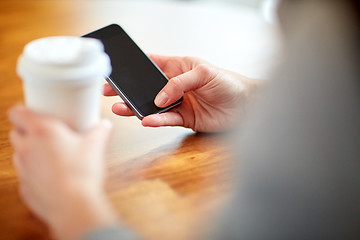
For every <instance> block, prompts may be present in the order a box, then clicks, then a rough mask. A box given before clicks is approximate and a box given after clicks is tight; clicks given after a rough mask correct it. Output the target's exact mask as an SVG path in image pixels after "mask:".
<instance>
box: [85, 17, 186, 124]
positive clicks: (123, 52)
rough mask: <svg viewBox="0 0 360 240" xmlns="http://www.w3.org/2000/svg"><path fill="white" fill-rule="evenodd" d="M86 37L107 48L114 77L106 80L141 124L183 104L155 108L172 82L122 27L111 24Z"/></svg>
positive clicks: (108, 77) (178, 102) (107, 77)
mask: <svg viewBox="0 0 360 240" xmlns="http://www.w3.org/2000/svg"><path fill="white" fill-rule="evenodd" d="M82 37H89V38H96V39H99V40H101V42H102V43H103V44H104V47H105V52H106V53H107V54H108V55H109V57H110V60H111V65H112V73H111V75H110V76H105V79H106V81H107V82H108V83H109V84H110V86H111V87H112V88H113V89H114V90H115V92H116V93H117V94H118V95H119V96H120V97H121V99H122V100H123V101H124V102H125V103H126V104H127V105H128V107H129V108H130V109H131V110H132V111H133V113H134V114H135V115H136V116H137V117H138V118H139V119H140V120H141V119H143V118H144V117H145V116H147V115H150V114H154V113H162V112H166V111H168V110H170V109H172V108H173V107H175V106H177V105H179V104H180V103H181V102H182V98H181V99H179V100H178V101H176V102H175V103H173V104H171V105H170V106H168V107H165V108H159V107H157V106H156V105H155V103H154V99H155V97H156V95H157V94H158V93H159V92H160V90H161V89H162V88H163V87H164V86H165V85H166V83H167V82H168V78H167V77H166V76H165V74H164V73H163V72H161V70H160V69H159V68H158V67H157V66H156V64H155V63H154V62H153V61H152V60H151V59H150V58H149V57H148V56H147V55H146V54H145V53H144V52H143V51H142V50H141V49H140V48H139V47H138V46H137V45H136V43H135V42H134V41H133V40H132V39H131V38H130V37H129V35H128V34H127V33H126V32H125V31H124V30H123V29H122V28H121V27H120V26H119V25H117V24H111V25H109V26H106V27H103V28H101V29H98V30H96V31H94V32H91V33H88V34H86V35H84V36H82Z"/></svg>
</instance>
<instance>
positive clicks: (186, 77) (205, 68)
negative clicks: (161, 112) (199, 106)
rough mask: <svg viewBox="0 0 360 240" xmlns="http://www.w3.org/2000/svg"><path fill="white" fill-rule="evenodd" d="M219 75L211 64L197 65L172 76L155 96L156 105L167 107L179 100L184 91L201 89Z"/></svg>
mask: <svg viewBox="0 0 360 240" xmlns="http://www.w3.org/2000/svg"><path fill="white" fill-rule="evenodd" d="M216 75H217V71H216V69H215V67H213V66H211V65H209V64H200V65H197V66H196V67H195V68H193V69H192V70H190V71H188V72H186V73H183V74H181V75H178V76H176V77H173V78H171V79H170V80H169V81H168V82H167V84H166V85H165V87H164V88H163V89H162V90H161V91H160V92H159V93H158V95H157V96H156V98H155V101H154V102H155V105H157V106H158V107H166V106H168V105H170V104H172V103H174V102H176V101H177V100H179V99H180V98H181V97H182V96H183V95H184V93H186V92H189V91H193V90H196V89H199V88H201V87H203V86H204V85H206V84H207V83H208V82H210V81H211V80H212V79H214V78H215V77H216Z"/></svg>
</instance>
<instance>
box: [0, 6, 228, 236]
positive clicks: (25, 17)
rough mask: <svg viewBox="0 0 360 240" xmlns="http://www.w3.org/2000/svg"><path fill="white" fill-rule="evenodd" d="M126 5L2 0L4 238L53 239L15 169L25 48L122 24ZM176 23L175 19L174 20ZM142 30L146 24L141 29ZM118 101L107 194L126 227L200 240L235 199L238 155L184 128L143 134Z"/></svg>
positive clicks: (107, 104)
mask: <svg viewBox="0 0 360 240" xmlns="http://www.w3.org/2000/svg"><path fill="white" fill-rule="evenodd" d="M119 2H121V1H118V2H117V1H40V0H38V1H30V0H29V1H25V0H24V1H16V0H8V1H6V0H5V1H0V73H1V75H0V83H1V87H0V98H1V99H0V114H1V115H0V149H1V150H0V239H49V238H50V235H49V233H48V231H47V228H46V226H45V225H44V224H43V223H42V222H41V221H40V220H38V219H37V218H36V217H35V216H34V215H32V214H31V212H30V211H29V210H28V209H27V207H26V206H25V205H24V204H23V203H22V202H21V199H20V198H19V195H18V189H17V187H18V186H17V185H18V180H17V176H16V172H15V170H14V167H13V166H12V161H11V158H12V153H13V149H12V147H11V146H10V144H9V140H8V132H9V130H10V129H11V126H10V123H9V122H8V120H7V117H6V111H7V109H8V108H9V107H10V106H11V105H13V104H15V103H17V102H23V93H22V85H21V80H20V79H19V77H18V76H17V75H16V61H17V58H18V56H19V55H20V53H21V51H22V49H23V47H24V45H25V44H26V43H27V42H29V41H31V40H33V39H36V38H41V37H45V36H52V35H75V36H79V35H82V34H85V33H87V32H89V31H91V30H94V29H96V28H99V27H101V26H103V25H106V24H109V23H111V22H118V21H120V20H119V16H118V15H117V14H115V13H116V11H114V10H112V11H111V12H110V13H109V12H106V11H100V12H99V11H96V9H97V6H98V5H101V6H102V8H103V9H105V8H108V9H116V8H119V12H121V9H120V8H121V6H119V4H120V3H119ZM169 21H171V20H169ZM139 24H140V23H139ZM116 101H119V98H118V97H111V98H105V97H104V98H103V104H102V114H103V116H104V117H106V118H109V119H110V120H111V121H113V123H114V125H115V128H114V133H113V135H112V139H111V143H110V146H109V148H108V151H107V158H106V159H107V166H108V174H107V192H108V194H109V198H110V199H111V202H112V203H113V204H114V206H115V208H116V210H117V211H118V214H119V216H121V218H122V219H123V221H124V224H126V225H128V226H129V227H131V228H133V229H135V230H136V231H138V232H139V233H140V234H141V235H142V236H143V237H144V238H145V239H191V238H196V233H198V232H199V231H200V228H201V225H202V224H201V223H204V222H205V220H206V219H210V215H212V214H214V213H215V212H216V209H217V208H218V206H220V205H221V204H223V201H224V200H225V199H226V196H227V195H228V187H229V185H230V184H229V183H230V182H231V179H230V177H228V173H229V169H230V166H231V162H230V161H229V159H230V156H231V152H230V151H229V148H228V147H227V144H226V142H225V141H224V140H223V136H221V135H217V134H198V133H194V132H192V131H191V130H188V129H183V128H157V129H152V128H144V127H142V126H141V124H140V121H139V120H137V119H136V118H121V117H118V116H115V115H114V114H112V113H111V110H110V109H111V105H112V104H113V103H114V102H116Z"/></svg>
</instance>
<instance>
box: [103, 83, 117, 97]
mask: <svg viewBox="0 0 360 240" xmlns="http://www.w3.org/2000/svg"><path fill="white" fill-rule="evenodd" d="M103 94H104V96H107V97H111V96H117V95H118V94H117V93H116V92H115V91H114V89H112V87H111V86H110V85H109V84H108V83H106V84H104V90H103Z"/></svg>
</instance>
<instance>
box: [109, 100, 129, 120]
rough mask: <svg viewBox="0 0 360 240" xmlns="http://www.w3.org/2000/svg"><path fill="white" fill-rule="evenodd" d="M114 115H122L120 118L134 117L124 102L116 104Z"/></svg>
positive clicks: (113, 108)
mask: <svg viewBox="0 0 360 240" xmlns="http://www.w3.org/2000/svg"><path fill="white" fill-rule="evenodd" d="M111 110H112V111H113V113H115V114H117V115H120V116H127V117H128V116H134V113H133V112H132V111H131V109H130V108H129V107H128V106H127V105H126V103H124V102H118V103H115V104H114V105H113V106H112V109H111Z"/></svg>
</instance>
